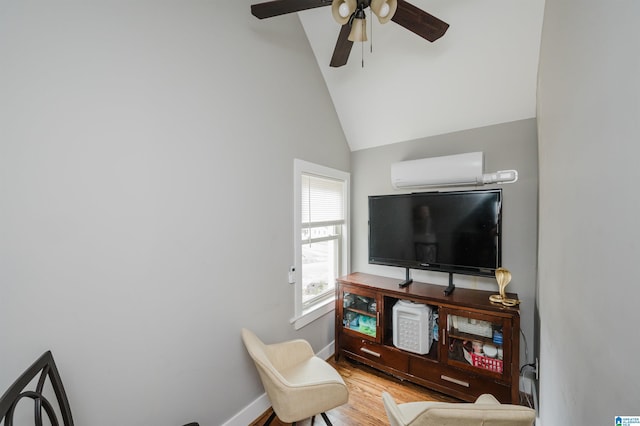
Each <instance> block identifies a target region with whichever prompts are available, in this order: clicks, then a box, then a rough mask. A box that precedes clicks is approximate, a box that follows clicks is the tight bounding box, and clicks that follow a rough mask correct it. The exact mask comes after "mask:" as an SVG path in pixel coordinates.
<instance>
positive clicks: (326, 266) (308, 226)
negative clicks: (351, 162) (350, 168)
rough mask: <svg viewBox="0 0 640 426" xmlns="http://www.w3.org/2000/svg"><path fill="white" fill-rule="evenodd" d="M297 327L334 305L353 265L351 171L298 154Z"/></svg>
mask: <svg viewBox="0 0 640 426" xmlns="http://www.w3.org/2000/svg"><path fill="white" fill-rule="evenodd" d="M294 182H295V185H294V187H295V197H294V198H295V206H294V213H295V216H294V217H295V230H294V238H295V256H296V259H295V266H296V274H295V277H296V291H295V317H294V319H293V321H292V322H293V323H294V325H295V327H296V329H298V328H301V327H303V326H305V325H307V324H309V323H310V322H311V321H313V320H315V319H317V318H319V317H320V316H322V315H324V314H325V313H327V312H330V311H331V310H333V309H334V301H335V281H336V278H337V277H338V276H340V275H344V274H346V273H347V271H348V269H349V265H348V263H349V260H348V259H349V258H348V256H349V226H348V222H349V220H348V218H349V214H348V207H349V173H346V172H342V171H340V170H335V169H331V168H328V167H324V166H319V165H317V164H313V163H308V162H306V161H302V160H294Z"/></svg>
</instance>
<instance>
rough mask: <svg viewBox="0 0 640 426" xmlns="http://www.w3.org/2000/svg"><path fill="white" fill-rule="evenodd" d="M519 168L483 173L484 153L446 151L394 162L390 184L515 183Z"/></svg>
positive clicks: (415, 186) (414, 186) (423, 185)
mask: <svg viewBox="0 0 640 426" xmlns="http://www.w3.org/2000/svg"><path fill="white" fill-rule="evenodd" d="M517 180H518V172H517V171H516V170H501V171H498V172H494V173H484V154H483V153H482V152H469V153H466V154H458V155H446V156H443V157H432V158H423V159H420V160H410V161H401V162H399V163H393V164H391V184H392V185H393V187H394V188H396V189H402V188H420V187H428V186H458V185H460V186H462V185H485V184H488V183H513V182H515V181H517Z"/></svg>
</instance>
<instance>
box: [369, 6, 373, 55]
mask: <svg viewBox="0 0 640 426" xmlns="http://www.w3.org/2000/svg"><path fill="white" fill-rule="evenodd" d="M371 16H372V17H373V15H371ZM369 32H370V33H371V40H369V53H373V19H370V22H369Z"/></svg>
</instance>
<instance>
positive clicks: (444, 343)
mask: <svg viewBox="0 0 640 426" xmlns="http://www.w3.org/2000/svg"><path fill="white" fill-rule="evenodd" d="M444 332H445V330H444V328H443V329H442V346H447V342H445V336H444Z"/></svg>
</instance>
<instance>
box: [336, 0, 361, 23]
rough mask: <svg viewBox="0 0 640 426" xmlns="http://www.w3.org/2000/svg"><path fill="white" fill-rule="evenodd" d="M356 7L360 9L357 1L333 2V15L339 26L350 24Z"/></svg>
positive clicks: (338, 0)
mask: <svg viewBox="0 0 640 426" xmlns="http://www.w3.org/2000/svg"><path fill="white" fill-rule="evenodd" d="M356 7H358V4H357V0H333V2H332V3H331V14H332V15H333V19H335V20H336V22H337V23H338V24H340V25H344V24H346V23H347V22H349V19H350V18H351V15H353V12H355V11H356Z"/></svg>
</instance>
